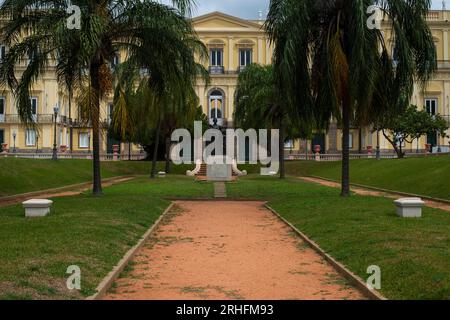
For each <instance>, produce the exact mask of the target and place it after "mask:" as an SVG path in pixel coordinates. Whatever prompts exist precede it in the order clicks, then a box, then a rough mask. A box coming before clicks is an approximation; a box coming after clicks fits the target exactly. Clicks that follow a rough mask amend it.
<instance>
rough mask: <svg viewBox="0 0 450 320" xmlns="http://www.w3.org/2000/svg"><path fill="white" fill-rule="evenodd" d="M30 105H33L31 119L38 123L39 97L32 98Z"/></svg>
mask: <svg viewBox="0 0 450 320" xmlns="http://www.w3.org/2000/svg"><path fill="white" fill-rule="evenodd" d="M33 101H35V105H36V108H35V109H34V110H33ZM30 104H31V117H32V119H33V121H34V122H36V121H37V115H38V108H39V100H38V98H37V97H31V98H30ZM33 111H34V112H33Z"/></svg>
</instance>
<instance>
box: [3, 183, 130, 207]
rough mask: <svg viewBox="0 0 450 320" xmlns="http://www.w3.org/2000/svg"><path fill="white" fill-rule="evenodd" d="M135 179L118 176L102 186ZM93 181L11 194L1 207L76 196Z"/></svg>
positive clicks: (89, 186)
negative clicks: (36, 200) (28, 201)
mask: <svg viewBox="0 0 450 320" xmlns="http://www.w3.org/2000/svg"><path fill="white" fill-rule="evenodd" d="M132 179H134V177H116V178H108V179H105V180H103V181H102V187H109V186H112V185H115V184H118V183H122V182H126V181H129V180H132ZM91 188H92V183H90V182H88V183H82V184H79V185H75V186H67V187H61V188H58V189H53V190H43V191H36V192H30V193H25V194H19V195H16V196H9V197H5V198H3V199H1V198H0V208H1V207H6V206H10V205H13V204H16V203H21V202H23V201H25V200H28V199H44V198H58V197H70V196H76V195H78V194H80V193H83V192H84V191H87V190H90V189H91Z"/></svg>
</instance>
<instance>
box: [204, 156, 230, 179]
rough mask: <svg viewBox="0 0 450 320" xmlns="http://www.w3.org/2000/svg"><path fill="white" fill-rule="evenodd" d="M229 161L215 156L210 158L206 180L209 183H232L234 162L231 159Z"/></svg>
mask: <svg viewBox="0 0 450 320" xmlns="http://www.w3.org/2000/svg"><path fill="white" fill-rule="evenodd" d="M229 160H230V161H227V158H226V157H223V156H213V157H210V158H208V160H207V164H206V180H207V181H213V182H214V181H232V180H233V173H232V166H233V162H232V160H231V159H229Z"/></svg>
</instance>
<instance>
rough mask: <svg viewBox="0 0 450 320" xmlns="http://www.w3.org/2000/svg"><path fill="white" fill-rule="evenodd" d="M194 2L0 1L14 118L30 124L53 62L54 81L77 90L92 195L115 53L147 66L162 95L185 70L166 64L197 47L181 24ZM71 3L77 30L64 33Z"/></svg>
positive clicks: (3, 73) (5, 76)
mask: <svg viewBox="0 0 450 320" xmlns="http://www.w3.org/2000/svg"><path fill="white" fill-rule="evenodd" d="M193 2H194V1H193V0H172V4H173V6H168V5H164V4H161V3H159V1H156V0H130V1H121V0H101V1H98V0H73V1H68V0H48V1H40V0H5V1H4V2H3V4H2V5H1V6H0V16H2V17H5V18H7V19H8V21H7V22H6V24H5V25H4V26H3V27H2V29H1V34H2V37H3V38H4V40H5V42H6V43H7V44H8V46H9V47H10V49H9V52H8V54H7V56H6V58H5V59H4V60H3V62H2V63H1V65H0V85H2V84H7V85H8V86H9V87H10V88H12V89H13V90H14V94H15V96H16V101H17V110H18V113H19V115H20V118H21V120H22V121H23V122H24V123H27V124H30V123H32V115H31V106H30V102H29V95H30V90H31V88H32V86H33V83H34V82H35V81H36V79H38V78H39V77H40V76H41V75H43V74H44V73H45V72H46V70H48V67H49V66H51V65H52V64H54V65H55V67H56V73H57V76H58V81H59V82H60V84H61V85H63V86H66V87H68V90H69V92H70V93H71V94H72V93H76V92H78V93H79V95H80V96H79V99H78V100H79V102H80V104H81V107H82V108H83V110H82V111H83V112H82V113H83V114H84V116H85V117H86V118H87V119H86V120H89V121H90V122H91V124H92V130H93V193H94V194H95V195H99V194H101V193H102V186H101V175H100V141H99V138H100V103H101V101H102V100H103V99H104V98H105V97H106V95H107V94H108V93H109V91H110V90H111V88H112V82H113V80H112V79H113V78H112V70H111V67H110V66H111V64H112V62H113V60H114V58H115V56H116V54H117V53H118V52H121V51H122V52H126V53H127V55H128V58H130V59H132V60H134V61H139V64H140V65H142V66H143V67H146V68H148V70H149V72H151V75H152V80H151V86H152V87H153V88H154V89H155V90H156V91H158V92H159V93H161V92H162V91H163V88H164V86H165V84H166V83H167V81H168V79H175V78H178V77H184V72H186V74H189V73H190V72H191V70H182V74H173V73H174V72H178V71H179V69H178V68H176V67H174V66H173V65H172V64H173V62H174V61H173V60H172V61H170V59H173V58H174V57H177V58H178V59H180V60H179V61H183V66H184V65H188V64H189V63H190V62H191V61H190V60H192V57H193V56H194V54H195V53H194V52H191V51H186V50H187V49H188V48H190V47H192V46H191V45H190V44H195V43H199V40H198V39H197V38H196V36H195V33H194V31H193V28H192V26H191V23H190V21H189V20H188V19H186V15H190V12H191V8H192V4H193ZM69 4H73V5H76V6H78V7H79V8H80V10H81V17H80V18H81V29H80V30H68V29H67V19H68V18H69V14H68V13H67V12H66V10H67V8H68V5H69ZM197 47H199V46H197ZM26 55H29V56H31V57H32V59H31V60H30V62H29V64H28V66H27V67H26V69H25V71H24V72H23V73H22V74H21V76H20V79H17V78H16V73H15V72H16V70H15V66H16V65H17V63H19V62H20V61H22V60H23V58H24V56H26ZM150 59H153V61H150ZM188 62H189V63H188ZM71 94H70V95H71Z"/></svg>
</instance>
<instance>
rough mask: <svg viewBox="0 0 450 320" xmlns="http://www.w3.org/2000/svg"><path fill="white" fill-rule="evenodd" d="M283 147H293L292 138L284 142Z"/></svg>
mask: <svg viewBox="0 0 450 320" xmlns="http://www.w3.org/2000/svg"><path fill="white" fill-rule="evenodd" d="M284 148H285V149H294V140H288V141H286V142H285V144H284Z"/></svg>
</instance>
